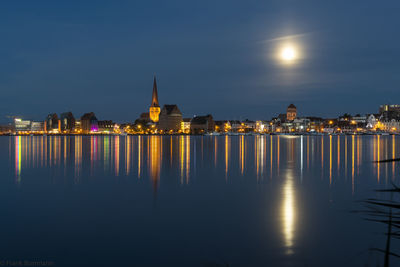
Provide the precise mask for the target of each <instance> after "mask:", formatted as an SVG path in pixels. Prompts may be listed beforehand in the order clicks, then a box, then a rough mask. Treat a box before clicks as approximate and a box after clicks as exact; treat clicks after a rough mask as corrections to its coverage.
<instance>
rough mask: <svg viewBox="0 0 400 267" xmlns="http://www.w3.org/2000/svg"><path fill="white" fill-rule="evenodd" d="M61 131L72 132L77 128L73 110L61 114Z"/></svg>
mask: <svg viewBox="0 0 400 267" xmlns="http://www.w3.org/2000/svg"><path fill="white" fill-rule="evenodd" d="M60 121H61V132H63V133H71V132H72V131H73V130H74V128H75V117H74V115H73V114H72V112H64V113H61V115H60Z"/></svg>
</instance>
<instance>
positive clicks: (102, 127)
mask: <svg viewBox="0 0 400 267" xmlns="http://www.w3.org/2000/svg"><path fill="white" fill-rule="evenodd" d="M97 125H98V131H99V132H100V133H112V132H114V127H115V123H114V122H113V121H98V122H97Z"/></svg>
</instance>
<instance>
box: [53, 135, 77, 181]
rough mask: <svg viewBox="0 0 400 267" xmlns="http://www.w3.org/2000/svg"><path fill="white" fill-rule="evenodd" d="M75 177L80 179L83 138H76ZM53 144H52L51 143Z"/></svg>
mask: <svg viewBox="0 0 400 267" xmlns="http://www.w3.org/2000/svg"><path fill="white" fill-rule="evenodd" d="M74 138H75V176H76V177H78V176H79V175H80V172H81V165H82V136H75V137H74ZM50 143H51V142H50Z"/></svg>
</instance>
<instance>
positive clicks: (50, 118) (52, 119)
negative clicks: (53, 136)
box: [46, 113, 59, 133]
mask: <svg viewBox="0 0 400 267" xmlns="http://www.w3.org/2000/svg"><path fill="white" fill-rule="evenodd" d="M46 131H47V132H48V133H58V132H59V125H58V116H57V114H56V113H52V114H49V115H47V117H46Z"/></svg>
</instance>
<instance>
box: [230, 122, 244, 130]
mask: <svg viewBox="0 0 400 267" xmlns="http://www.w3.org/2000/svg"><path fill="white" fill-rule="evenodd" d="M229 123H230V126H231V131H232V132H235V133H237V132H240V131H242V129H243V126H242V122H241V121H237V120H232V121H229Z"/></svg>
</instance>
